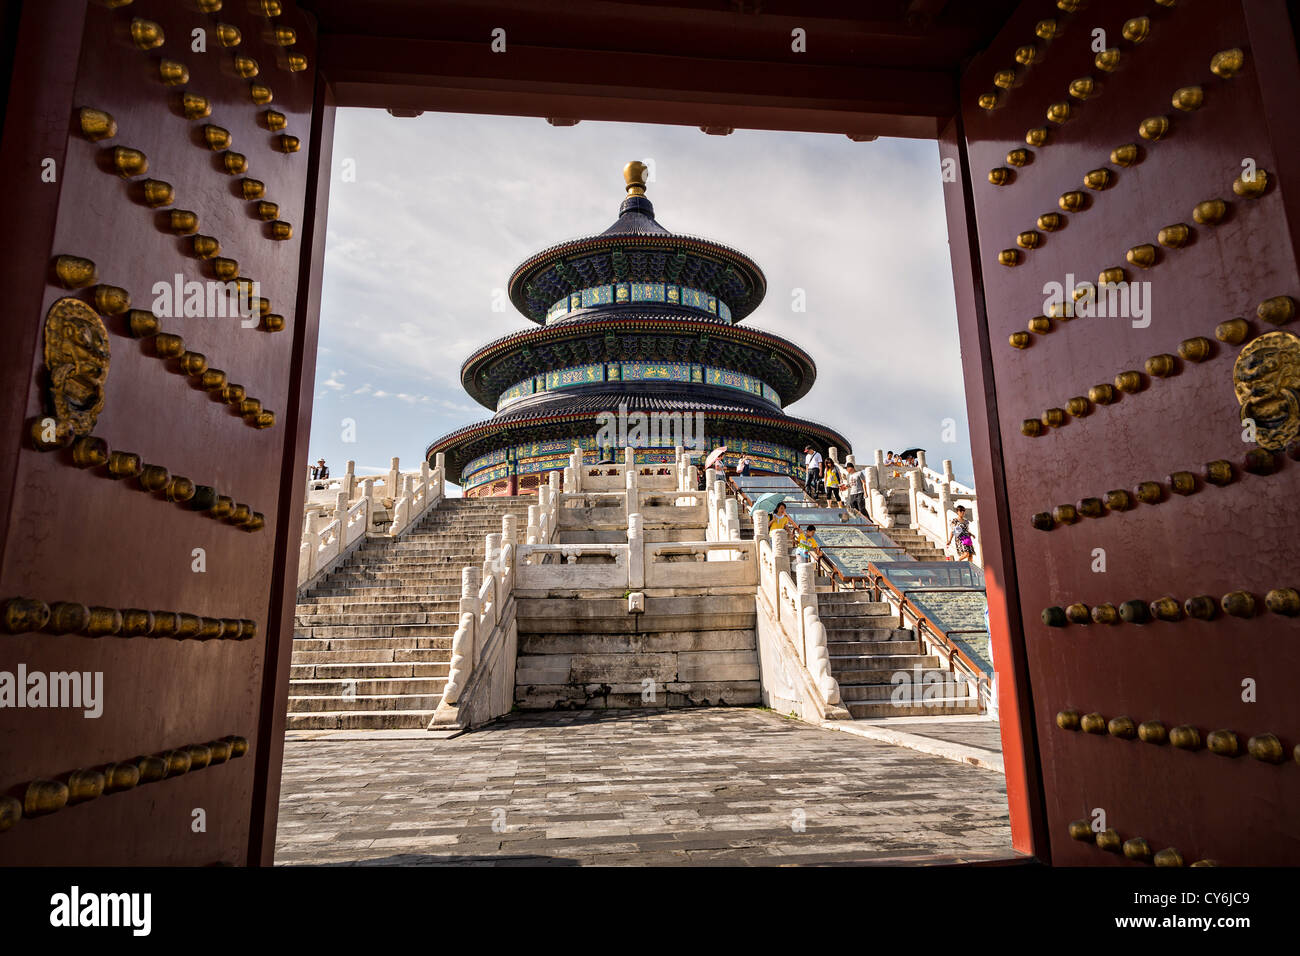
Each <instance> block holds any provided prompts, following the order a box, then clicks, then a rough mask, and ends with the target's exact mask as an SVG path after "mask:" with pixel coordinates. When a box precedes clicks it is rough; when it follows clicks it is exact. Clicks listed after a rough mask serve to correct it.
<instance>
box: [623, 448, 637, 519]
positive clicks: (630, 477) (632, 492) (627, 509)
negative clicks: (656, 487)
mask: <svg viewBox="0 0 1300 956" xmlns="http://www.w3.org/2000/svg"><path fill="white" fill-rule="evenodd" d="M631 452H632V449H630V448H629V449H628V454H631ZM623 481H624V483H625V485H626V486H627V489H626V493H625V500H624V504H623V517H624V518H626V519H627V521H628V527H629V528H631V527H632V524H631V522H632V516H633V515H637V517H640V515H638V514H637V513H638V512H639V511H640V510H641V509H640V506H639V502H638V501H637V494H638V490H639V487H640V486H639V484H638V482H637V474H636V469H635V468H632V467H629V468H628V469H627V470H626V471H625V472H624V473H623Z"/></svg>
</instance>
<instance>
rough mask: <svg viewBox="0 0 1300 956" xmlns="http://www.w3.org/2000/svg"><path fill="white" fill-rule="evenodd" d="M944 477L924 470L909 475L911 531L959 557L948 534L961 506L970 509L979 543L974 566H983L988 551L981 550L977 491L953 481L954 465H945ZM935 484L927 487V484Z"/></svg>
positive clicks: (974, 531) (973, 530) (946, 463)
mask: <svg viewBox="0 0 1300 956" xmlns="http://www.w3.org/2000/svg"><path fill="white" fill-rule="evenodd" d="M943 465H944V469H943V474H939V473H938V472H934V471H930V469H928V468H927V469H923V470H920V471H915V472H912V473H911V474H910V475H908V480H909V482H910V487H909V489H908V500H909V510H910V511H911V527H912V528H914V529H916V530H917V531H920V532H921V533H922V534H923V535H925V536H926V537H927V538H928V539H929V540H930V541H931V542H933V543H934V545H935V546H936V547H939V548H944V549H945V550H946V551H947V552H948V553H949V554H950V555H952V556H953V557H956V542H955V541H954V542H953V543H952V544H948V543H947V542H948V533H949V531H950V530H951V529H952V522H953V521H954V520H955V519H956V517H957V506H958V505H962V506H964V507H965V508H966V520H967V522H969V524H970V530H971V535H972V536H973V537H974V539H975V559H974V563H975V564H977V565H980V566H983V563H984V558H983V553H984V549H983V548H981V547H980V545H979V542H980V534H979V508H978V507H977V500H976V497H975V493H974V490H973V489H970V488H968V487H967V486H966V485H963V484H960V483H959V482H957V481H956V480H954V479H953V478H952V462H951V461H945V462H944V463H943ZM927 479H929V480H930V481H931V482H933V484H931V485H930V486H929V488H927V487H926V480H927Z"/></svg>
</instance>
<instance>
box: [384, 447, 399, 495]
mask: <svg viewBox="0 0 1300 956" xmlns="http://www.w3.org/2000/svg"><path fill="white" fill-rule="evenodd" d="M401 473H402V471H401V468H400V467H399V465H398V460H397V459H396V458H394V459H393V460H392V464H391V465H390V466H389V468H388V483H387V484H386V485H384V491H385V492H386V494H385V495H384V497H385V498H392V499H393V503H394V504H396V503H397V486H398V483H399V482H400V481H401V478H400V477H399V476H400V475H401Z"/></svg>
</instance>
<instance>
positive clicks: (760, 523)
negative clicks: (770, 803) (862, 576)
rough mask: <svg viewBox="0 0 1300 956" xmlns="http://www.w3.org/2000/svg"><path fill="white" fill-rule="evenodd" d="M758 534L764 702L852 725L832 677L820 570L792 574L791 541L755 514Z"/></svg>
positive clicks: (801, 714) (804, 715)
mask: <svg viewBox="0 0 1300 956" xmlns="http://www.w3.org/2000/svg"><path fill="white" fill-rule="evenodd" d="M760 532H761V533H762V536H760ZM754 534H755V538H756V541H757V544H758V567H759V581H758V591H757V607H758V653H759V662H760V665H761V667H762V672H763V677H762V686H763V702H764V703H765V704H767V705H768V706H769V707H771V708H773V709H774V710H778V711H780V712H782V713H793V714H795V715H796V716H798V717H800V718H802V719H804V720H809V721H813V722H816V721H820V720H827V719H831V720H846V719H849V718H850V716H851V715H850V714H849V711H848V710H847V708H845V707H844V706H843V703H842V701H841V700H840V688H839V683H838V682H837V681H836V680H835V678H834V676H833V675H832V674H831V669H830V656H829V652H828V650H827V647H826V627H825V625H823V624H822V621H821V618H820V616H819V615H818V613H817V590H816V568H815V566H814V565H812V564H808V563H804V564H800V565H798V566H797V567H795V568H793V569H792V567H791V564H790V538H789V535H787V534H785V533H783V532H781V531H773V532H770V533H769V532H768V515H767V514H766V513H765V512H762V511H756V512H754Z"/></svg>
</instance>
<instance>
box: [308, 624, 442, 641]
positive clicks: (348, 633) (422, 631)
mask: <svg viewBox="0 0 1300 956" xmlns="http://www.w3.org/2000/svg"><path fill="white" fill-rule="evenodd" d="M455 631H456V624H454V623H452V624H322V625H319V626H317V627H298V628H294V631H293V636H294V640H305V639H312V640H322V639H323V640H336V639H339V638H362V637H364V638H372V637H373V638H379V637H391V638H401V639H404V640H413V639H416V638H427V637H448V636H450V635H451V634H454V633H455Z"/></svg>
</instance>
